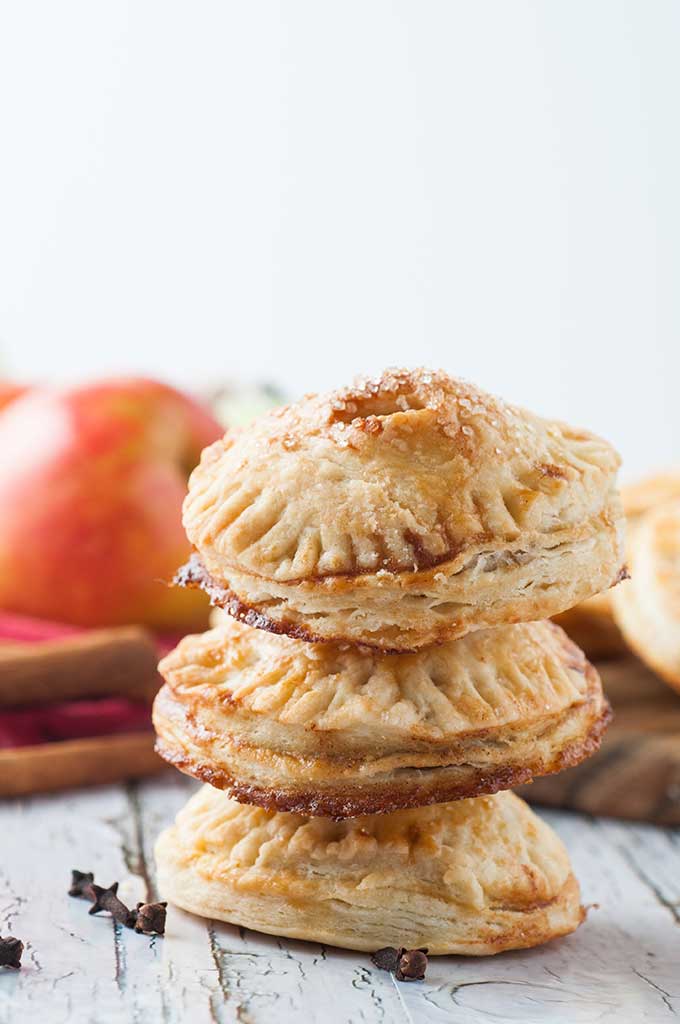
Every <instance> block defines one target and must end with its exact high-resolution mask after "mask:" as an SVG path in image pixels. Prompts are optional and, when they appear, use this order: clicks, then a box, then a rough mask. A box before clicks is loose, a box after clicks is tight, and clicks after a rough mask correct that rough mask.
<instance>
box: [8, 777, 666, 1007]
mask: <svg viewBox="0 0 680 1024" xmlns="http://www.w3.org/2000/svg"><path fill="white" fill-rule="evenodd" d="M194 787H195V784H194V783H193V782H192V781H191V780H189V779H186V778H184V777H182V776H180V775H179V773H177V772H174V773H171V774H170V775H169V776H168V777H165V776H163V777H161V778H159V779H155V780H147V781H144V782H141V783H132V784H129V785H127V786H123V785H117V786H107V787H100V788H96V789H95V788H93V789H84V790H79V791H72V792H70V793H68V794H58V795H50V796H44V797H33V798H31V799H26V800H6V801H0V850H1V851H2V856H1V858H0V934H2V935H7V934H14V935H16V936H18V937H19V938H22V939H23V940H24V942H25V943H26V951H25V953H24V964H25V966H24V968H23V969H22V970H21V971H20V972H18V973H17V972H9V971H7V970H4V969H0V1024H129V1022H131V1021H137V1022H139V1024H231V1022H237V1021H240V1022H244V1024H271V1022H273V1021H275V1022H277V1024H299V1022H300V1021H303V1022H305V1024H361V1022H363V1024H486V1022H489V1024H491V1022H493V1024H503V1022H506V1021H507V1022H510V1021H513V1022H515V1021H516V1022H522V1024H546V1022H548V1021H549V1022H550V1024H596V1022H598V1024H599V1022H602V1021H612V1022H614V1021H616V1022H631V1024H632V1022H633V1021H646V1022H651V1024H654V1022H659V1024H663V1022H665V1021H672V1020H673V1019H675V1017H674V1015H677V1014H680V972H679V971H678V950H679V949H680V911H679V910H678V907H679V906H680V834H678V833H674V832H671V831H669V830H663V829H659V828H655V827H652V826H649V825H631V824H624V823H621V822H612V821H597V820H593V819H591V818H589V817H584V816H582V815H576V814H564V813H562V812H557V811H542V812H541V813H542V814H543V815H544V816H545V817H546V818H547V820H548V821H549V822H550V824H551V825H552V826H553V827H555V828H556V829H557V831H558V832H559V834H560V835H561V836H562V839H563V840H564V842H565V843H566V845H567V847H568V848H569V851H570V854H571V856H572V861H573V864H574V870H575V872H576V874H577V875H578V877H579V879H580V881H581V885H582V892H583V899H584V902H585V903H587V904H591V903H597V904H599V909H597V910H595V909H593V910H591V911H590V913H589V915H588V920H587V921H586V922H585V924H584V925H583V926H582V927H581V928H580V929H579V930H578V931H577V932H576V933H575V934H574V935H571V936H569V937H568V938H566V939H563V940H558V941H555V942H552V943H549V944H548V945H547V946H544V947H541V948H539V949H535V950H525V951H521V952H517V953H504V954H501V955H499V956H496V957H489V958H480V959H475V958H473V957H434V958H433V959H432V960H431V963H430V968H429V970H428V976H427V978H426V980H425V981H424V982H422V983H415V984H401V985H399V984H398V983H397V982H395V981H394V979H393V978H392V977H391V976H389V975H387V974H385V973H384V972H381V971H378V970H376V969H375V968H374V967H373V965H372V964H371V962H370V959H369V958H368V956H365V955H364V954H361V953H352V952H346V951H343V950H338V949H333V948H330V947H327V946H319V945H315V944H314V943H304V942H294V941H287V940H284V939H281V940H278V939H276V938H272V937H270V936H266V935H261V934H258V933H257V932H251V931H247V930H245V929H238V928H233V927H230V926H229V925H225V924H216V923H211V922H209V921H205V920H202V919H200V918H196V917H192V916H190V915H189V914H184V913H182V912H181V911H178V910H175V909H174V908H172V907H170V908H169V912H168V923H167V934H166V937H165V938H164V939H161V938H149V937H146V936H140V935H135V934H134V933H133V932H130V931H128V930H127V929H124V928H120V927H119V926H117V925H114V924H113V923H112V922H111V921H110V920H107V919H105V918H94V917H89V916H88V913H87V910H88V906H87V904H86V903H84V902H83V901H81V900H75V899H69V897H68V896H67V895H66V890H67V888H68V884H69V880H70V870H71V868H74V867H75V868H80V869H82V870H92V871H94V872H95V874H96V876H97V878H99V879H100V880H101V881H102V882H103V883H104V884H108V883H109V882H112V881H114V880H117V881H119V882H120V894H121V896H122V898H123V899H124V900H125V902H126V903H128V905H129V904H131V903H134V902H135V901H136V900H137V899H142V898H143V897H144V898H146V897H147V896H149V895H154V894H155V889H154V885H155V882H154V863H153V853H152V851H153V843H154V840H155V837H156V835H157V834H158V832H159V830H160V829H161V828H163V827H165V825H167V824H168V823H169V822H170V821H171V820H172V818H173V817H174V815H175V813H176V811H177V810H178V809H179V807H180V806H181V805H182V804H183V803H184V802H185V800H186V799H187V798H188V796H189V794H190V793H191V792H192V791H193V789H194ZM160 895H162V894H160Z"/></svg>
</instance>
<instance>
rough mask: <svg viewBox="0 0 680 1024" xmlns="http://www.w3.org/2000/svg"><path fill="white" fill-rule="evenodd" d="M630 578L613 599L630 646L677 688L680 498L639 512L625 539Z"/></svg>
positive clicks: (679, 668)
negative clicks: (642, 513)
mask: <svg viewBox="0 0 680 1024" xmlns="http://www.w3.org/2000/svg"><path fill="white" fill-rule="evenodd" d="M628 557H629V564H630V570H631V579H630V580H628V581H627V582H626V583H625V584H624V585H623V586H622V587H621V588H620V590H621V593H620V594H615V595H614V596H613V599H612V603H613V609H614V616H615V618H616V622H617V624H618V626H619V628H620V630H621V632H622V633H623V635H624V637H625V639H626V642H627V643H628V645H629V646H630V647H631V648H632V650H633V651H634V652H635V653H636V654H637V655H638V656H639V657H640V658H641V659H642V660H643V661H644V662H646V664H647V665H649V666H650V668H652V669H653V670H654V671H655V672H657V673H658V674H659V675H660V676H661V678H662V679H665V680H666V682H667V683H669V684H670V685H671V686H673V687H674V688H675V689H676V690H679V691H680V499H678V498H676V499H674V500H672V501H669V502H666V503H665V504H663V505H661V506H660V507H659V508H656V509H653V510H650V511H648V512H646V513H645V514H644V515H641V516H640V517H639V518H638V519H636V520H635V522H634V523H633V524H632V526H631V529H630V531H629V538H628Z"/></svg>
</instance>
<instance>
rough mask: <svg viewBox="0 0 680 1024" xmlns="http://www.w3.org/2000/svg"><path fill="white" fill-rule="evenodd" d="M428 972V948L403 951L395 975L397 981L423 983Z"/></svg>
mask: <svg viewBox="0 0 680 1024" xmlns="http://www.w3.org/2000/svg"><path fill="white" fill-rule="evenodd" d="M426 970H427V947H425V948H423V949H403V950H402V951H401V956H400V957H399V964H398V965H397V969H396V971H395V973H394V976H395V978H396V979H397V981H422V980H423V978H424V977H425V971H426Z"/></svg>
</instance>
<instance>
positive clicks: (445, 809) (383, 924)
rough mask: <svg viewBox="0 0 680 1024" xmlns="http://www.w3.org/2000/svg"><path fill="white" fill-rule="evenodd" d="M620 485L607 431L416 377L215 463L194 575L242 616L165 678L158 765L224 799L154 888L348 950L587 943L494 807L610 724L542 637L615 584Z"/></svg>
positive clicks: (189, 504) (552, 857)
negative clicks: (579, 939)
mask: <svg viewBox="0 0 680 1024" xmlns="http://www.w3.org/2000/svg"><path fill="white" fill-rule="evenodd" d="M617 468H618V457H617V455H616V453H615V452H614V451H613V450H612V448H611V447H610V446H609V445H608V444H607V443H606V442H604V441H602V440H600V439H599V438H596V437H594V436H593V435H591V434H588V433H585V432H584V431H577V430H573V429H571V428H570V427H567V426H565V425H564V424H561V423H556V422H549V421H546V420H542V419H540V418H538V417H536V416H533V415H531V414H530V413H527V412H524V411H522V410H519V409H515V408H513V407H510V406H508V405H506V404H504V403H503V402H501V401H499V400H498V399H495V398H492V397H491V396H489V395H487V394H485V393H483V392H481V391H478V390H477V389H475V388H473V387H471V386H470V385H468V384H466V383H463V382H461V381H458V380H454V379H452V378H450V377H448V376H446V375H445V374H443V373H430V372H426V371H414V372H406V371H390V372H386V373H385V374H383V375H382V377H380V378H379V379H377V380H368V381H362V382H359V383H358V384H357V385H355V386H354V387H353V388H349V389H346V390H343V391H338V392H334V393H332V394H330V395H326V396H311V397H307V398H305V399H303V400H302V401H301V402H299V403H298V404H296V405H293V406H290V407H288V408H286V409H283V410H279V411H277V412H274V413H271V414H269V415H268V416H266V417H264V418H263V419H261V420H259V421H257V422H256V423H255V424H254V425H253V426H252V427H251V428H249V429H248V430H244V431H240V432H236V431H233V432H230V433H228V434H227V436H226V437H225V438H224V439H223V440H222V441H219V442H217V443H216V444H214V445H212V446H211V447H210V448H208V449H206V451H205V452H204V454H203V458H202V460H201V464H200V466H199V467H198V468H197V469H196V470H195V471H194V474H193V476H192V478H191V481H190V488H189V494H188V497H187V499H186V502H185V520H184V522H185V527H186V530H187V533H188V535H189V537H190V539H191V541H192V543H193V544H194V547H195V550H196V554H195V555H194V557H193V558H192V560H191V562H190V563H189V565H188V566H186V567H185V568H184V569H183V570H182V571H181V572H180V574H179V576H178V581H179V582H180V583H182V584H183V585H188V586H199V587H202V588H203V589H204V590H206V591H207V592H208V593H209V594H210V596H211V598H212V600H213V602H214V603H215V604H217V605H219V606H221V607H222V608H223V609H224V611H225V612H226V613H228V614H226V615H224V614H222V615H220V616H219V622H218V624H217V626H216V628H214V629H212V630H211V631H209V632H208V633H205V634H203V635H201V636H192V637H187V638H185V639H184V640H183V641H182V642H181V643H180V645H179V646H178V647H177V648H176V650H175V651H173V652H172V653H171V654H170V655H168V657H166V658H165V659H164V661H163V662H162V663H161V666H160V670H161V673H162V675H163V676H164V678H165V681H166V684H165V686H164V687H163V689H162V690H161V692H160V693H159V695H158V697H157V699H156V704H155V708H154V722H155V726H156V731H157V734H158V750H159V752H160V753H161V755H162V756H163V757H164V758H165V759H166V760H168V761H170V762H171V763H173V764H175V765H177V767H179V768H180V769H182V770H183V771H186V772H188V773H189V774H192V775H194V776H196V777H197V778H200V779H202V780H204V781H205V782H207V783H209V785H208V786H206V787H204V789H203V790H201V791H200V792H199V793H198V794H197V795H196V796H195V797H194V798H193V799H192V800H191V801H190V802H189V804H188V805H187V807H186V808H185V809H184V810H183V811H182V812H181V814H180V815H179V817H178V819H177V822H176V824H175V825H174V826H173V827H172V828H171V829H169V830H168V831H167V832H165V833H164V834H163V836H162V837H161V839H160V841H159V844H158V848H157V859H158V867H159V874H160V879H161V884H162V887H163V891H164V893H165V894H166V895H167V896H168V897H169V898H170V899H171V900H174V902H176V903H177V904H178V905H179V906H182V907H184V908H185V909H188V910H191V911H193V912H195V913H199V914H204V915H206V916H209V917H215V918H220V919H224V920H227V921H231V922H234V923H237V924H241V925H245V926H250V927H255V928H258V929H261V930H262V931H267V932H272V933H274V934H279V935H289V936H294V937H298V938H307V939H314V940H316V941H323V942H328V943H334V944H337V945H343V946H348V947H351V948H356V949H375V948H377V947H379V946H384V945H395V946H402V945H406V946H408V945H412V946H421V945H426V946H428V947H429V948H430V951H431V952H434V953H479V954H482V953H493V952H498V951H499V950H502V949H508V948H518V947H522V946H529V945H535V944H537V943H540V942H543V941H546V940H547V939H549V938H552V937H554V936H556V935H562V934H565V933H566V932H569V931H572V930H573V929H574V928H576V927H577V925H578V924H579V923H580V921H581V919H582V910H581V906H580V900H579V891H578V885H577V883H576V881H575V879H574V877H573V875H572V873H571V868H570V865H569V860H568V857H567V854H566V852H565V850H564V848H563V847H562V845H561V843H560V842H559V840H558V839H557V837H556V836H555V835H553V833H552V832H551V831H550V829H549V828H548V827H547V826H546V825H545V824H543V823H542V822H540V821H539V820H538V819H536V818H535V817H534V816H533V815H532V813H531V812H530V811H529V809H528V808H527V807H526V805H525V804H523V803H522V801H520V800H519V799H518V798H517V797H515V796H513V795H512V794H510V793H507V792H499V791H503V790H507V789H508V788H509V787H510V786H512V785H514V784H516V783H518V782H525V781H528V780H530V779H531V778H532V777H534V776H536V775H542V774H546V773H549V772H555V771H560V770H561V769H562V768H565V767H567V766H569V765H571V764H576V763H577V762H579V761H581V760H583V758H585V757H587V756H588V755H589V754H590V753H591V752H592V751H593V750H594V749H596V747H597V745H598V744H599V741H600V736H601V733H602V731H603V729H604V727H605V726H606V723H607V720H608V717H609V708H608V705H607V703H606V701H605V699H604V697H603V695H602V689H601V686H600V681H599V678H598V676H597V673H596V672H595V670H594V669H593V668H592V666H590V665H589V664H588V662H587V661H586V659H585V657H584V656H583V654H582V653H581V651H580V650H579V649H578V648H577V647H575V646H574V644H572V643H571V641H569V640H568V639H567V637H566V636H565V634H564V633H563V632H562V630H561V629H560V628H559V627H558V626H555V625H554V624H552V623H548V622H546V621H543V620H544V619H546V618H547V617H548V616H552V615H556V614H558V613H560V612H563V611H565V610H566V609H567V608H569V607H570V606H572V605H573V604H575V603H577V602H579V601H582V600H585V599H587V598H589V597H591V596H592V595H594V594H596V593H598V592H599V591H601V590H603V589H605V588H607V587H609V586H611V585H612V584H613V583H616V582H617V581H618V580H619V579H620V578H621V576H622V574H623V572H624V570H623V565H622V536H621V534H622V529H621V525H622V512H621V507H620V502H619V497H618V493H617V491H616V486H615V478H616V472H617ZM491 794H495V795H491Z"/></svg>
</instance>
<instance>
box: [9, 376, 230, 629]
mask: <svg viewBox="0 0 680 1024" xmlns="http://www.w3.org/2000/svg"><path fill="white" fill-rule="evenodd" d="M221 433H222V429H221V427H220V426H219V424H218V423H217V421H216V420H215V419H213V417H212V416H211V415H210V414H209V413H208V412H207V411H206V410H205V409H203V408H202V407H201V406H200V405H199V404H198V403H196V402H195V401H193V400H192V399H191V398H189V397H187V396H186V395H183V394H181V393H180V392H179V391H175V390H174V389H173V388H170V387H167V386H166V385H164V384H160V383H158V382H156V381H152V380H144V379H130V380H126V379H123V380H109V381H104V382H102V383H97V384H93V385H90V386H85V387H76V388H69V389H64V390H53V389H50V390H47V389H37V390H32V391H30V392H29V393H28V394H26V395H24V396H23V397H20V398H18V399H16V400H15V401H13V402H12V403H11V404H10V405H9V406H8V407H7V408H6V409H5V411H4V412H2V414H0V452H1V453H2V455H1V456H0V608H3V609H5V610H7V611H12V612H18V613H21V614H25V615H33V616H39V617H43V618H49V619H55V620H58V621H61V622H71V623H75V624H77V625H80V626H101V625H114V624H118V623H128V622H139V623H145V624H147V625H149V626H152V627H155V628H158V629H171V630H172V629H178V630H188V629H194V628H201V627H202V626H203V625H204V624H205V621H206V618H207V606H206V604H205V602H204V601H203V600H201V599H200V596H199V595H197V594H196V593H195V592H192V591H187V590H182V589H179V588H171V587H169V586H168V585H167V584H168V583H169V581H170V580H171V578H172V576H173V573H174V571H175V569H176V568H177V567H178V566H179V565H181V563H182V562H183V561H184V560H185V559H186V557H187V554H188V550H189V548H188V542H187V539H186V537H185V535H184V531H183V529H182V524H181V506H182V500H183V497H184V494H185V491H186V481H187V477H188V474H189V473H190V471H191V469H192V468H193V466H194V465H195V464H196V463H197V461H198V458H199V455H200V452H201V449H202V448H204V447H205V446H206V445H207V444H210V443H211V442H212V441H214V440H215V439H216V438H217V437H219V436H220V434H221Z"/></svg>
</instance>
